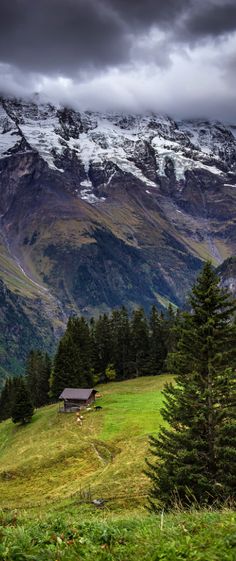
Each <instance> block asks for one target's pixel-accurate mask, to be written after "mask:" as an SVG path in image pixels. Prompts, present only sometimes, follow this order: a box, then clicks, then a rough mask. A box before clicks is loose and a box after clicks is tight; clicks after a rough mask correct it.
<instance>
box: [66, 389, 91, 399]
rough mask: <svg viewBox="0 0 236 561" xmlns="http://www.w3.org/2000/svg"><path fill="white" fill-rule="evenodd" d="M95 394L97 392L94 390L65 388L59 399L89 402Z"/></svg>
mask: <svg viewBox="0 0 236 561" xmlns="http://www.w3.org/2000/svg"><path fill="white" fill-rule="evenodd" d="M93 392H95V393H96V390H94V389H93V388H65V389H64V390H63V392H62V393H61V395H60V396H59V399H75V400H77V399H78V400H79V401H87V399H89V398H90V396H91V393H93Z"/></svg>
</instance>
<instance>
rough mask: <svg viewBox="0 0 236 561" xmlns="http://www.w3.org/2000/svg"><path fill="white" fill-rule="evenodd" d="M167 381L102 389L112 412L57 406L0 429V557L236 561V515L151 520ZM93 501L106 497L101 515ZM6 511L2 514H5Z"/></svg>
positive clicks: (8, 560)
mask: <svg viewBox="0 0 236 561" xmlns="http://www.w3.org/2000/svg"><path fill="white" fill-rule="evenodd" d="M168 379H170V377H168V376H157V377H146V378H140V379H137V380H129V381H125V382H121V383H110V384H107V385H106V386H103V387H101V388H100V390H101V392H102V394H103V397H102V399H101V400H100V401H99V403H101V405H102V407H103V409H102V410H101V411H97V412H95V411H91V412H87V413H85V415H84V424H83V427H82V428H80V427H78V424H77V422H76V416H75V415H74V414H60V413H59V412H58V406H55V405H53V406H50V407H45V408H43V409H41V410H38V411H37V412H36V414H35V416H34V419H33V422H32V423H31V424H30V425H28V426H25V427H15V426H14V425H13V423H12V422H11V421H7V422H4V423H2V424H1V425H0V497H1V503H0V561H59V560H60V561H140V560H142V561H177V560H178V561H234V559H235V556H234V553H235V545H236V536H235V514H234V513H233V512H232V511H230V510H225V511H223V512H213V511H199V512H197V511H195V512H194V511H193V512H189V513H184V512H178V511H177V512H175V513H171V514H166V513H164V516H162V515H161V513H160V515H159V516H154V515H150V514H148V512H147V510H146V509H145V508H144V506H145V502H146V492H147V489H148V481H147V480H146V477H145V475H144V474H143V468H144V465H145V462H144V458H145V455H146V454H147V435H148V434H150V433H152V434H154V433H155V432H156V431H157V430H158V428H159V426H160V423H161V422H162V421H161V416H160V408H161V402H162V396H161V389H162V387H163V384H164V383H165V382H166V381H167V380H168ZM89 486H90V487H91V493H92V498H98V497H103V498H107V499H108V500H107V502H105V506H104V508H103V509H102V510H100V509H98V508H96V506H94V505H92V504H91V502H90V501H89V500H88V501H87V502H86V500H84V498H83V497H82V492H85V491H88V490H89ZM1 507H2V510H1Z"/></svg>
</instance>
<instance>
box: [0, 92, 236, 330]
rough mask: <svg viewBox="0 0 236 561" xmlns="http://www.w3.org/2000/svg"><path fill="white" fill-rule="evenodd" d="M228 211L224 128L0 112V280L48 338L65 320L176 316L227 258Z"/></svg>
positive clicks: (231, 213)
mask: <svg viewBox="0 0 236 561" xmlns="http://www.w3.org/2000/svg"><path fill="white" fill-rule="evenodd" d="M235 203H236V128H235V127H233V126H232V127H230V126H227V127H226V126H224V125H222V124H220V123H217V122H215V123H210V122H207V121H192V122H191V121H186V122H179V123H177V122H175V121H173V120H172V119H170V118H168V117H161V116H156V115H147V116H138V115H116V114H108V115H101V114H96V113H89V112H85V113H79V112H76V111H75V110H73V109H68V108H56V107H53V106H52V105H50V104H40V103H39V102H38V100H36V101H34V102H30V101H22V100H14V99H11V100H10V99H2V100H1V110H0V214H1V223H0V231H1V247H0V249H1V248H2V249H1V259H0V277H1V278H2V279H3V280H4V282H5V283H6V285H7V287H8V289H9V290H11V291H13V293H17V294H18V295H19V294H20V295H22V297H23V298H24V297H25V296H26V295H27V297H28V295H29V294H30V295H31V304H32V306H33V308H34V309H35V313H36V314H37V313H38V312H39V313H41V311H42V309H45V310H46V317H47V318H48V325H50V329H54V331H55V330H56V331H55V337H56V333H57V329H58V327H59V329H60V328H61V326H62V325H63V324H65V320H66V317H68V316H69V315H70V314H71V313H83V314H84V315H91V314H97V313H98V312H102V311H108V310H109V309H111V308H112V307H115V306H120V305H122V304H125V305H127V306H128V307H129V308H130V309H132V308H133V307H134V306H136V305H142V306H144V307H145V308H146V310H148V309H149V308H150V306H151V305H152V304H153V303H156V304H158V305H160V306H166V305H168V303H169V302H172V303H174V304H176V305H182V304H183V302H184V300H185V298H186V294H187V293H188V291H189V288H190V286H191V285H192V283H193V281H194V279H195V277H196V273H197V271H198V270H199V269H200V267H201V264H202V260H204V259H206V258H211V259H212V260H213V262H214V263H215V264H219V263H221V262H222V261H223V260H224V259H226V258H228V257H230V256H231V255H233V254H234V253H235V252H236V231H235V221H236V204H235ZM39 301H40V306H41V311H40V310H39V307H38V302H39Z"/></svg>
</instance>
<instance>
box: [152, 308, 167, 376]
mask: <svg viewBox="0 0 236 561" xmlns="http://www.w3.org/2000/svg"><path fill="white" fill-rule="evenodd" d="M149 331H150V341H149V373H150V375H152V376H155V375H156V374H160V373H161V372H163V370H164V364H165V360H166V356H167V333H166V322H165V320H164V317H163V315H161V314H159V313H158V310H157V308H156V307H155V306H153V307H152V310H151V316H150V322H149Z"/></svg>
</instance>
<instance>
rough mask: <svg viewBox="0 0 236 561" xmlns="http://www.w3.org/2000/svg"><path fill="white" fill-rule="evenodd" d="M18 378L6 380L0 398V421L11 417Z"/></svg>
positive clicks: (18, 382)
mask: <svg viewBox="0 0 236 561" xmlns="http://www.w3.org/2000/svg"><path fill="white" fill-rule="evenodd" d="M19 384H20V378H17V377H15V378H7V379H6V381H5V384H4V387H3V389H2V392H1V396H0V421H4V420H5V419H9V418H10V417H11V412H12V406H13V403H14V401H15V396H16V392H17V389H18V387H19Z"/></svg>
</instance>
